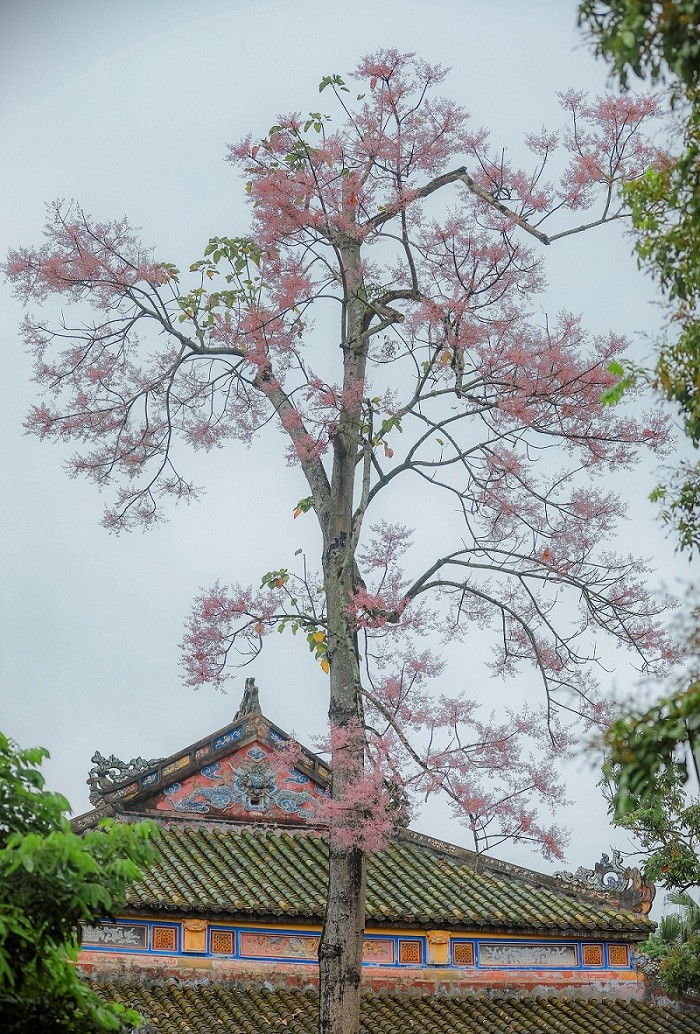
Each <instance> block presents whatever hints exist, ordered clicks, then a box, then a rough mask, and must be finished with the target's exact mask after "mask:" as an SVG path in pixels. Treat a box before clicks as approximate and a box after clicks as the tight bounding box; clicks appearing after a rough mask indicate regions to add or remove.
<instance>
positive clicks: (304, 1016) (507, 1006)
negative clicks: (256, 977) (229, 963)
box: [93, 981, 700, 1034]
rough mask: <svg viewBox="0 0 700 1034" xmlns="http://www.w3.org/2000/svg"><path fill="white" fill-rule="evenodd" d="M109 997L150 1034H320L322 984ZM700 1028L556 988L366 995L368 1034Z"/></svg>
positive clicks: (652, 1032) (100, 987)
mask: <svg viewBox="0 0 700 1034" xmlns="http://www.w3.org/2000/svg"><path fill="white" fill-rule="evenodd" d="M93 987H94V988H95V990H96V991H97V992H98V994H100V995H101V996H102V998H103V999H104V1000H105V1001H119V1002H122V1003H123V1004H126V1005H128V1006H130V1007H131V1008H133V1009H138V1011H139V1012H141V1013H142V1014H143V1015H144V1016H146V1017H147V1018H148V1019H149V1021H150V1023H151V1026H150V1027H145V1028H142V1030H143V1032H144V1034H151V1032H154V1031H158V1032H159V1034H182V1032H184V1031H193V1030H195V1031H200V1030H201V1031H207V1032H216V1034H234V1032H235V1034H242V1032H250V1034H273V1032H275V1034H279V1032H280V1030H285V1031H288V1032H292V1034H315V1031H316V1029H317V1023H318V999H317V995H316V993H315V992H314V991H311V990H309V991H301V990H296V989H286V990H267V989H262V988H252V987H247V988H240V987H237V986H235V985H231V984H204V985H203V984H200V985H193V984H190V985H187V984H181V985H177V984H174V983H168V984H166V985H165V986H158V985H155V984H154V985H148V984H144V983H120V982H112V981H107V982H104V983H96V984H93ZM457 1030H458V1031H460V1034H484V1032H485V1031H488V1032H489V1034H501V1032H502V1034H598V1032H600V1034H700V1011H698V1010H696V1009H692V1010H691V1009H686V1010H682V1011H681V1010H676V1009H672V1008H661V1007H660V1006H658V1005H655V1004H654V1003H652V1002H648V1001H625V1000H624V999H620V998H611V997H605V996H601V997H597V998H583V997H573V996H561V995H552V996H548V997H544V996H538V995H521V996H516V995H508V996H495V997H491V996H486V995H480V994H465V995H439V996H432V995H427V994H422V995H414V994H405V993H404V994H383V993H382V994H372V993H365V994H364V995H363V1001H362V1021H361V1026H360V1031H361V1034H377V1032H381V1034H385V1032H386V1034H403V1032H404V1031H405V1032H409V1031H410V1032H411V1034H423V1032H425V1034H454V1032H455V1031H457Z"/></svg>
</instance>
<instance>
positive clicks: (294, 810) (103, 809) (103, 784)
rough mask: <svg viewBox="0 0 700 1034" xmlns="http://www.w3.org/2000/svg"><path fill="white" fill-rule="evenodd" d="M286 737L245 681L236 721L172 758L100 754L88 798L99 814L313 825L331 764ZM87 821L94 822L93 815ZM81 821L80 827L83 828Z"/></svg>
mask: <svg viewBox="0 0 700 1034" xmlns="http://www.w3.org/2000/svg"><path fill="white" fill-rule="evenodd" d="M289 743H290V738H289V736H288V735H287V733H286V732H284V731H283V730H282V729H280V728H278V727H277V726H276V725H274V724H273V723H272V722H270V721H269V720H268V719H267V718H265V716H264V715H263V714H262V713H261V711H260V704H259V702H258V690H257V687H256V686H255V682H254V680H253V679H246V685H245V692H244V694H243V700H242V701H241V706H240V708H239V709H238V711H237V712H236V715H235V718H234V720H233V722H232V723H231V725H228V726H226V727H225V728H224V729H219V730H218V732H215V733H212V734H211V735H210V736H208V737H207V738H206V739H203V740H199V741H198V742H197V743H193V744H192V745H191V746H189V747H186V748H185V749H184V750H181V751H178V752H177V753H176V754H172V755H171V756H170V757H168V758H160V759H154V760H152V761H145V760H144V759H143V758H132V760H131V761H129V762H123V761H120V760H119V758H116V757H115V756H114V755H110V756H109V757H107V758H105V757H103V756H102V755H101V754H100V753H99V752H96V753H95V754H94V756H93V758H92V761H93V766H94V767H93V768H92V769H91V770H90V774H89V777H88V784H89V785H90V800H91V802H92V803H93V805H95V806H96V809H97V813H100V814H101V813H109V809H111V810H112V811H113V810H118V811H127V812H137V813H139V814H142V813H144V812H146V813H150V814H152V815H154V816H155V815H162V816H163V817H164V818H165V817H167V816H171V817H175V816H185V815H198V816H207V817H210V818H213V819H226V820H229V821H238V822H241V821H243V822H249V821H251V820H256V819H257V820H260V819H264V820H265V821H267V822H274V823H276V824H287V823H295V824H300V823H305V824H308V823H309V822H312V823H313V820H314V816H315V813H316V811H317V809H318V806H319V803H320V801H321V800H322V799H323V798H324V797H326V796H327V795H328V791H329V785H330V770H329V768H328V766H327V765H326V764H325V763H324V762H323V761H322V760H321V759H320V758H318V757H317V756H316V755H315V754H312V753H311V752H310V751H308V750H306V749H305V748H303V747H299V748H298V749H295V750H294V752H293V753H292V752H288V751H286V750H285V748H286V747H287V746H288V745H289ZM93 814H94V813H93ZM84 819H85V823H89V822H90V821H91V816H85V817H84ZM82 820H83V817H80V818H79V819H78V820H76V822H75V828H77V829H80V828H83V824H84V823H83V821H82Z"/></svg>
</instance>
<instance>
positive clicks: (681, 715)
mask: <svg viewBox="0 0 700 1034" xmlns="http://www.w3.org/2000/svg"><path fill="white" fill-rule="evenodd" d="M699 725H700V682H694V683H693V684H692V685H691V686H690V687H689V688H688V689H686V690H685V691H684V692H682V693H679V694H677V695H675V696H673V697H669V698H667V699H665V700H662V701H661V702H660V703H658V704H657V705H655V706H654V707H652V708H650V709H649V710H648V711H646V712H643V713H632V714H628V715H624V716H622V717H620V718H618V719H617V720H616V721H615V722H613V723H612V725H611V726H610V728H609V729H608V732H607V734H606V745H607V748H608V752H609V753H608V759H607V761H606V765H605V768H604V779H603V785H604V787H605V788H606V795H607V796H608V800H609V810H610V813H611V817H612V819H613V822H614V823H615V824H616V825H618V826H622V827H623V828H625V829H627V830H629V831H630V832H631V833H632V834H633V835H634V836H635V838H636V839H637V840H638V841H639V844H640V847H641V850H642V852H643V853H644V854H645V856H646V857H645V861H644V866H643V868H644V875H645V878H646V879H648V880H651V881H653V882H654V883H660V884H662V885H664V886H666V887H669V888H676V889H678V888H688V887H693V886H696V885H700V800H698V798H697V797H695V796H693V795H692V794H690V793H689V792H688V789H687V781H688V758H689V754H690V747H691V745H692V744H693V742H694V741H696V740H697V738H698V726H699Z"/></svg>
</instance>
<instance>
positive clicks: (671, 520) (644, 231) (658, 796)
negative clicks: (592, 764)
mask: <svg viewBox="0 0 700 1034" xmlns="http://www.w3.org/2000/svg"><path fill="white" fill-rule="evenodd" d="M579 21H580V24H582V25H583V26H584V28H585V30H586V31H587V33H588V35H589V38H590V40H591V41H592V43H593V46H594V48H595V49H596V51H597V53H599V54H600V55H602V56H603V57H604V58H605V59H606V60H607V61H608V63H609V64H610V66H611V70H612V72H613V74H614V75H615V76H617V77H618V78H619V80H620V82H621V84H622V86H623V87H626V86H628V84H629V78H630V74H634V75H635V76H637V77H639V78H642V79H649V80H650V81H651V82H652V83H654V84H657V85H658V84H660V83H665V84H667V87H668V89H669V91H670V95H669V96H670V104H671V107H672V108H673V109H674V110H675V120H676V123H677V128H678V130H679V138H680V140H681V143H682V146H681V148H680V152H679V154H678V155H677V156H676V157H675V158H673V159H670V158H669V159H668V160H666V161H664V162H662V163H661V164H660V165H659V166H658V167H657V168H650V169H647V170H646V172H645V173H644V174H643V175H642V176H640V177H639V178H638V179H636V180H635V181H634V182H631V183H628V184H626V185H625V187H624V188H623V193H624V196H625V197H626V200H627V201H628V202H629V204H630V209H631V218H632V226H633V239H634V242H635V250H636V253H637V257H638V261H639V265H640V266H641V267H642V268H644V269H645V270H646V271H647V272H649V273H651V275H652V276H653V277H654V278H655V279H656V281H657V282H658V284H659V286H660V288H661V292H662V298H663V300H664V303H665V306H666V311H667V316H668V319H667V326H666V328H665V331H664V334H663V336H662V340H661V341H660V343H659V349H658V359H657V362H656V366H655V369H654V371H653V372H651V373H648V372H645V371H641V375H642V379H645V380H648V381H650V382H651V384H652V386H653V387H654V388H655V389H656V390H657V391H658V392H659V393H660V394H661V395H662V396H664V397H666V398H667V399H669V400H670V401H671V402H673V403H675V404H676V405H677V407H678V408H679V410H680V413H681V415H682V418H683V426H684V430H685V433H686V435H687V437H688V438H689V439H690V441H691V442H692V444H693V446H694V447H695V448H697V447H698V444H700V320H699V318H698V304H699V302H700V162H699V161H698V158H699V157H700V93H698V90H699V88H700V3H698V0H669V2H666V3H663V4H658V3H653V2H651V0H646V2H638V0H612V2H603V0H584V2H582V3H581V4H580V6H579ZM621 372H622V373H623V374H624V371H623V370H621ZM633 380H634V374H632V375H630V376H627V377H626V378H625V379H624V383H628V384H629V383H631V382H632V381H633ZM613 401H614V397H613ZM652 499H654V500H656V501H660V502H661V503H662V506H663V509H662V512H661V517H662V520H663V521H664V522H665V523H666V524H668V525H669V526H670V527H672V528H673V529H674V531H675V533H676V535H677V541H678V546H679V548H680V549H682V550H685V551H687V552H688V553H689V555H690V557H691V559H692V557H693V555H694V554H695V553H696V552H698V551H700V464H698V462H697V461H695V462H688V461H685V460H684V461H680V462H678V463H677V464H676V466H675V467H674V468H673V469H671V471H670V472H669V473H668V475H667V479H666V484H662V485H660V486H659V487H658V488H656V489H655V491H654V492H653V493H652ZM699 617H700V608H699V607H698V605H697V601H696V602H695V603H694V604H693V605H692V606H691V607H690V608H689V611H688V627H687V628H686V630H685V634H684V639H685V641H686V651H685V653H686V655H687V656H688V657H690V658H691V664H690V670H689V673H688V676H687V678H686V679H685V681H683V682H682V683H681V684H680V685H679V686H677V687H676V691H675V693H674V694H672V695H670V696H667V697H666V698H664V699H662V700H661V701H660V702H659V703H658V704H656V705H654V706H653V707H651V708H650V709H648V710H646V711H639V710H637V711H634V712H632V713H631V714H628V715H624V716H622V717H620V718H619V719H618V720H617V721H616V722H614V723H613V725H612V726H611V728H610V730H609V731H608V734H607V742H608V747H609V749H610V752H611V756H610V762H609V765H608V774H609V776H610V779H611V783H610V795H611V796H610V799H611V812H612V814H613V817H614V818H615V820H616V821H617V822H619V823H620V824H622V825H624V826H626V827H627V828H629V829H631V830H633V831H634V832H635V833H636V834H637V835H638V836H639V837H640V838H641V842H642V847H643V849H644V850H645V851H646V852H647V854H648V857H647V862H646V866H645V871H646V873H647V876H648V877H649V878H652V879H655V878H660V879H662V880H663V882H664V883H665V884H666V886H669V887H677V888H679V887H680V888H687V887H689V886H693V885H697V884H698V883H700V857H699V856H698V851H699V847H700V842H699V840H698V838H699V837H700V801H698V799H697V796H696V794H695V793H694V792H692V791H689V789H688V773H689V770H690V771H691V772H692V771H693V770H694V775H695V779H696V780H697V768H696V765H695V763H694V754H693V750H695V751H697V750H698V748H699V744H698V736H697V733H698V725H699V724H700V681H698V674H699V672H698V664H697V659H698V656H700V652H699V649H698V647H699V646H700V643H699V641H698V640H699V633H698V627H699V626H698V618H699ZM689 758H693V765H692V767H690V766H689V764H688V759H689ZM690 785H691V786H692V782H691V784H690ZM681 968H683V967H681Z"/></svg>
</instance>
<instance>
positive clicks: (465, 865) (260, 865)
mask: <svg viewBox="0 0 700 1034" xmlns="http://www.w3.org/2000/svg"><path fill="white" fill-rule="evenodd" d="M160 850H161V858H160V860H159V861H158V863H157V864H156V865H154V866H153V868H152V869H151V870H150V871H149V872H148V873H146V874H145V875H144V877H143V879H142V880H141V881H140V882H139V883H138V884H136V885H134V886H133V887H132V888H131V889H130V891H129V893H128V896H127V904H128V905H129V906H130V907H131V908H132V909H134V910H146V909H148V910H153V909H170V910H177V911H187V912H217V913H224V914H231V915H233V914H245V915H254V914H257V915H274V916H286V917H289V918H292V917H299V918H301V917H308V918H315V919H320V918H321V917H322V915H323V910H324V906H325V895H326V879H327V876H326V867H327V848H326V844H325V841H324V839H323V838H322V837H321V836H320V835H319V834H318V833H317V832H299V831H296V832H291V831H283V830H279V829H276V830H271V829H265V828H262V827H261V828H241V827H236V826H228V827H220V828H213V829H211V828H209V829H207V828H204V827H191V828H190V827H185V828H180V827H177V826H165V827H163V829H162V833H161V839H160ZM479 866H480V867H479V868H478V869H477V868H475V867H474V863H473V862H472V861H471V859H470V856H469V855H468V853H467V852H464V857H458V856H452V857H446V856H445V855H444V854H442V853H441V852H440V851H438V850H436V849H435V848H433V847H432V846H430V845H429V844H423V843H416V842H413V840H412V839H408V838H407V839H397V840H396V841H393V842H392V843H391V845H390V846H389V847H388V848H387V849H386V850H385V851H383V852H380V853H379V854H377V855H375V856H373V857H371V858H370V859H369V865H368V876H367V917H368V920H369V921H370V922H371V921H372V920H375V921H383V922H394V923H399V922H406V923H412V922H415V923H420V924H428V923H434V924H436V925H452V926H460V927H462V928H467V927H471V928H477V929H478V928H480V927H501V928H507V929H513V930H515V929H518V928H523V929H524V928H527V929H532V928H539V929H542V930H550V931H556V930H562V929H569V930H571V929H577V930H581V931H589V932H590V931H594V930H595V931H605V930H607V931H612V930H617V931H620V932H622V933H631V934H634V933H637V932H639V933H640V934H641V935H645V934H646V932H647V931H648V929H649V925H650V924H649V921H648V920H646V919H644V918H643V917H641V916H638V915H635V914H633V913H631V912H624V911H616V910H615V909H614V908H611V907H610V903H609V902H608V901H607V900H605V899H595V898H593V897H591V896H587V895H586V894H582V895H581V896H577V895H576V894H575V893H573V892H572V891H571V889H569V888H567V887H566V886H562V887H561V889H560V888H559V887H558V886H557V885H556V884H553V881H552V880H550V879H548V878H547V877H542V878H541V879H542V885H540V884H539V883H538V878H537V875H536V874H534V873H531V874H528V876H527V878H524V877H523V870H520V869H519V870H516V872H515V874H514V875H513V876H512V878H509V877H508V876H507V874H504V872H503V871H502V866H501V867H500V868H499V871H498V872H497V873H494V872H492V871H489V866H488V862H484V861H483V860H481V861H480V862H479Z"/></svg>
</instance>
